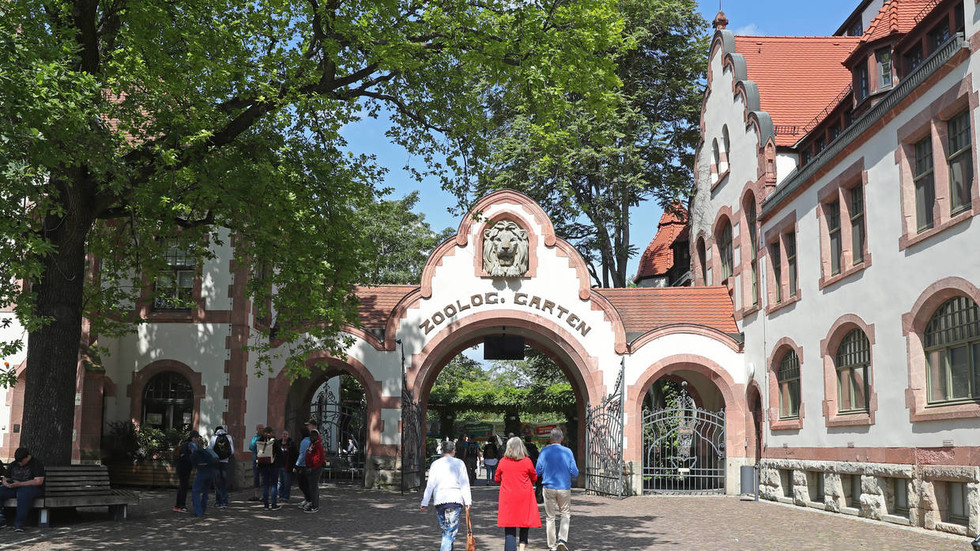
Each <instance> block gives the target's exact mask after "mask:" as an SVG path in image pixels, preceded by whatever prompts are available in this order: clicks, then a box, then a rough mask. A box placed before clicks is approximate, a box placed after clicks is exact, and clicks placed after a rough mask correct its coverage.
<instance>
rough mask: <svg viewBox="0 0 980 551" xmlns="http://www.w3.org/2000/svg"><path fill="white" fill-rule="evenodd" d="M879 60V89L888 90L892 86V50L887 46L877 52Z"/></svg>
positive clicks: (876, 55)
mask: <svg viewBox="0 0 980 551" xmlns="http://www.w3.org/2000/svg"><path fill="white" fill-rule="evenodd" d="M875 59H876V61H877V62H878V89H879V90H886V89H888V88H891V87H892V52H891V50H889V49H887V48H885V49H882V50H878V51H877V52H875Z"/></svg>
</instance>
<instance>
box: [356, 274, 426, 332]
mask: <svg viewBox="0 0 980 551" xmlns="http://www.w3.org/2000/svg"><path fill="white" fill-rule="evenodd" d="M415 289H418V285H377V286H366V285H358V286H357V288H356V290H355V293H356V294H357V298H358V299H360V301H361V303H360V304H359V305H358V306H357V312H358V315H359V316H360V318H361V325H362V326H364V328H365V329H384V327H385V325H386V324H387V323H388V317H389V316H390V315H391V311H392V310H394V309H395V306H396V305H398V302H399V301H400V300H401V299H402V298H404V297H405V295H407V294H408V293H410V292H412V291H413V290H415Z"/></svg>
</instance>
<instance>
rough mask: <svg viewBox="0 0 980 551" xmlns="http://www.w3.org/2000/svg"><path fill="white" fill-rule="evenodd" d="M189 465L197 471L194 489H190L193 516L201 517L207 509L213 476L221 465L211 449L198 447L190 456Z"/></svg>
mask: <svg viewBox="0 0 980 551" xmlns="http://www.w3.org/2000/svg"><path fill="white" fill-rule="evenodd" d="M191 463H193V464H194V467H195V468H196V469H197V474H196V475H194V487H193V488H191V503H193V504H194V516H197V517H202V516H204V511H205V510H207V508H208V494H210V493H211V483H212V482H213V481H214V474H215V472H217V470H218V465H220V464H221V463H220V462H219V460H218V454H216V453H215V452H214V450H213V449H211V448H202V447H200V446H198V447H197V449H195V450H194V453H192V454H191Z"/></svg>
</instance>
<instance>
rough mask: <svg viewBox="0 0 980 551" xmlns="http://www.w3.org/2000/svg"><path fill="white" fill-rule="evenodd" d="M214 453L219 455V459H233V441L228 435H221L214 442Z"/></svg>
mask: <svg viewBox="0 0 980 551" xmlns="http://www.w3.org/2000/svg"><path fill="white" fill-rule="evenodd" d="M214 453H216V454H218V459H228V458H229V457H231V440H229V439H228V435H227V434H219V435H218V438H216V439H215V441H214Z"/></svg>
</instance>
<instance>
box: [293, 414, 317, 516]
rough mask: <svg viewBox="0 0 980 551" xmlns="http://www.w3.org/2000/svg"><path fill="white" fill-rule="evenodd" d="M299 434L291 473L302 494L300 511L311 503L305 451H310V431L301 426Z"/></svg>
mask: <svg viewBox="0 0 980 551" xmlns="http://www.w3.org/2000/svg"><path fill="white" fill-rule="evenodd" d="M299 434H300V436H302V437H303V438H302V440H300V441H299V450H298V451H297V452H296V461H295V462H293V467H294V468H293V471H294V472H295V473H296V483H297V484H299V491H300V492H303V501H301V502H300V503H299V508H300V509H306V506H307V505H309V504H310V502H311V501H312V500H311V498H310V486H309V484H307V480H308V479H307V478H306V451H307V450H308V449H310V429H308V428H306V425H303V427H302V428H300V429H299Z"/></svg>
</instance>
